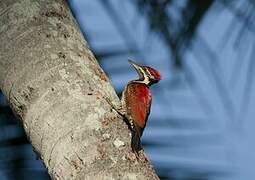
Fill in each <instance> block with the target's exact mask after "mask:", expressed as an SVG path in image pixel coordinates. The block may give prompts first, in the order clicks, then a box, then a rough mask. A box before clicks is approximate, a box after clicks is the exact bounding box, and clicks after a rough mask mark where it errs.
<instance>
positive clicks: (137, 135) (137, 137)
mask: <svg viewBox="0 0 255 180" xmlns="http://www.w3.org/2000/svg"><path fill="white" fill-rule="evenodd" d="M131 148H132V151H133V152H134V153H137V154H138V152H139V151H140V150H141V149H142V147H141V130H140V129H137V128H133V129H132V138H131Z"/></svg>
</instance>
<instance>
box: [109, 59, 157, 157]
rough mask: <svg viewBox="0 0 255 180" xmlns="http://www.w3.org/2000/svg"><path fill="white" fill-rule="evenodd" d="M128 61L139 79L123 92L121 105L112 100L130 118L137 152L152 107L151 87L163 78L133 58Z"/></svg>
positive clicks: (132, 141)
mask: <svg viewBox="0 0 255 180" xmlns="http://www.w3.org/2000/svg"><path fill="white" fill-rule="evenodd" d="M128 62H129V63H130V64H131V65H132V66H133V67H134V69H135V70H136V72H137V73H138V75H139V78H138V79H135V80H131V81H130V82H129V83H128V84H127V85H126V87H125V89H124V91H123V92H122V98H121V107H116V106H115V105H113V104H112V103H111V102H109V100H108V102H109V103H110V104H111V106H112V107H113V109H115V110H116V111H117V112H118V113H119V114H120V115H121V116H123V117H124V118H125V119H126V120H128V123H129V127H130V129H131V135H132V138H131V148H132V151H133V152H134V153H136V154H138V152H139V151H140V150H141V149H142V148H141V141H140V139H141V136H142V134H143V130H144V128H145V126H146V122H147V120H148V116H149V114H150V108H151V101H152V97H151V93H150V90H149V87H150V86H151V85H152V84H155V83H157V82H158V81H160V79H161V75H160V73H159V71H157V70H155V69H153V68H151V67H148V66H142V65H139V64H137V63H135V62H134V61H132V60H128Z"/></svg>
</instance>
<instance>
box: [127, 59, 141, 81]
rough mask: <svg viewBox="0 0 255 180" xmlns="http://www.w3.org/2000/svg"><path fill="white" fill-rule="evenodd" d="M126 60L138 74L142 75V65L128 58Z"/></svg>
mask: <svg viewBox="0 0 255 180" xmlns="http://www.w3.org/2000/svg"><path fill="white" fill-rule="evenodd" d="M128 62H129V64H131V65H132V66H133V67H134V68H135V70H136V72H137V73H138V74H139V76H140V77H143V73H142V71H143V67H142V66H141V65H139V64H137V63H136V62H134V61H132V60H130V59H129V60H128Z"/></svg>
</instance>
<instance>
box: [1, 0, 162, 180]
mask: <svg viewBox="0 0 255 180" xmlns="http://www.w3.org/2000/svg"><path fill="white" fill-rule="evenodd" d="M0 42H1V43H0V88H1V90H2V91H3V93H4V94H5V96H6V97H7V99H8V101H9V103H10V106H11V107H12V109H13V111H14V113H15V114H16V115H17V116H18V117H19V119H20V121H21V123H22V125H23V126H24V129H25V131H26V134H27V137H28V138H29V140H30V141H31V143H32V145H33V147H34V149H35V151H36V152H37V153H38V154H39V156H40V158H41V159H42V161H43V162H44V164H45V166H46V167H47V169H48V172H49V174H50V176H51V177H52V179H158V177H157V175H156V174H155V172H154V170H153V168H152V167H151V165H150V162H149V160H148V159H147V158H146V156H145V155H144V154H143V153H142V154H141V155H140V158H139V159H136V157H135V155H134V154H133V153H132V152H131V148H130V132H129V130H128V128H127V126H126V124H125V123H124V122H123V120H122V118H121V117H119V116H118V115H117V113H115V112H114V111H112V110H111V107H110V106H109V104H108V103H107V102H106V101H105V100H104V98H103V97H104V96H107V97H109V98H111V99H112V100H113V101H114V102H115V103H119V99H118V97H117V96H116V93H115V91H114V89H113V88H112V86H111V84H110V82H109V80H108V78H107V77H106V75H105V74H104V72H103V71H102V70H101V68H100V67H99V65H98V63H97V61H96V59H95V57H94V56H93V54H92V52H91V51H90V50H89V48H88V46H87V44H86V41H85V40H84V38H83V36H82V34H81V32H80V30H79V28H78V26H77V24H76V23H75V20H74V19H73V17H72V15H71V13H70V11H69V9H68V7H67V5H66V4H65V2H64V1H62V0H55V1H53V0H1V1H0Z"/></svg>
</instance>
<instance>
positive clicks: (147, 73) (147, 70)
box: [128, 60, 161, 86]
mask: <svg viewBox="0 0 255 180" xmlns="http://www.w3.org/2000/svg"><path fill="white" fill-rule="evenodd" d="M128 62H129V63H130V64H131V65H132V66H133V67H134V68H135V70H136V72H137V73H138V75H139V79H138V80H135V82H139V83H143V84H146V85H147V86H150V85H152V84H155V83H157V82H158V81H160V79H161V75H160V72H159V71H157V70H156V69H154V68H151V67H149V66H142V65H139V64H137V63H136V62H134V61H132V60H128Z"/></svg>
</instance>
